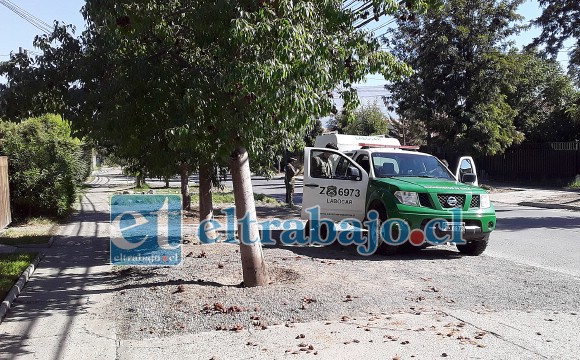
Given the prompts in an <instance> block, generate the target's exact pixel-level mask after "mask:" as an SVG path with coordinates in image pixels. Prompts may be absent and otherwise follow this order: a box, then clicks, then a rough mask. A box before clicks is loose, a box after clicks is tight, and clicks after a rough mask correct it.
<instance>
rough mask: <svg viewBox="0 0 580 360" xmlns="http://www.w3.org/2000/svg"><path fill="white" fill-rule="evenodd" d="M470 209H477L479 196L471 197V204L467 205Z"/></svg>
mask: <svg viewBox="0 0 580 360" xmlns="http://www.w3.org/2000/svg"><path fill="white" fill-rule="evenodd" d="M469 207H470V208H478V207H479V195H473V196H472V197H471V203H470V204H469Z"/></svg>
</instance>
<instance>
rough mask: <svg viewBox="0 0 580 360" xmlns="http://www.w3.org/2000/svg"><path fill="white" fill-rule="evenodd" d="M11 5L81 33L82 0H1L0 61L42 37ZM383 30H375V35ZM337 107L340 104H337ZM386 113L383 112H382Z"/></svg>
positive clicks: (369, 92)
mask: <svg viewBox="0 0 580 360" xmlns="http://www.w3.org/2000/svg"><path fill="white" fill-rule="evenodd" d="M5 3H8V4H10V3H11V4H14V5H16V6H18V7H19V8H21V9H23V10H25V11H26V12H28V13H29V14H31V15H33V16H34V17H36V18H38V19H40V20H42V21H44V22H45V23H48V24H50V25H52V24H53V22H54V20H57V21H59V22H63V23H67V24H72V25H75V26H76V28H77V34H79V33H80V32H82V30H83V29H84V19H83V17H82V15H81V13H80V10H81V7H82V6H83V4H84V0H0V61H6V60H8V59H9V55H10V52H18V49H19V47H22V48H24V49H27V50H29V51H35V49H34V46H33V41H34V37H35V36H36V35H38V34H40V33H41V30H39V29H37V28H36V27H34V26H33V25H31V24H30V23H28V22H27V21H26V20H24V19H23V18H21V17H19V16H18V15H17V14H15V13H14V12H12V11H11V10H9V9H8V8H7V7H6V6H4V5H3V4H5ZM540 13H541V10H540V8H539V5H538V3H537V1H536V0H528V1H526V2H525V3H524V4H522V6H521V7H520V14H522V15H523V16H525V17H526V19H527V20H531V19H534V18H536V17H538V16H539V15H540ZM376 27H377V25H376V24H370V25H369V28H370V29H374V28H376ZM384 30H385V29H381V30H378V31H377V32H378V33H382V32H384ZM538 34H539V30H538V29H537V28H532V29H531V30H529V31H527V32H525V33H521V34H520V35H518V36H517V37H515V38H514V39H513V40H514V41H515V42H516V45H517V46H522V45H526V44H528V43H529V42H531V40H532V39H533V38H534V37H535V36H536V35H538ZM558 60H560V62H561V63H562V65H563V66H567V54H566V53H565V52H560V55H559V58H558ZM384 84H385V81H384V79H383V78H382V77H381V76H380V75H370V76H368V78H367V82H366V83H363V84H360V85H359V96H360V98H361V101H362V102H363V103H366V102H372V101H374V100H377V101H378V102H379V103H381V101H380V97H381V96H382V95H384V94H385V92H384V90H383V85H384ZM337 105H338V106H339V107H340V104H339V103H338V102H337ZM385 110H386V109H385Z"/></svg>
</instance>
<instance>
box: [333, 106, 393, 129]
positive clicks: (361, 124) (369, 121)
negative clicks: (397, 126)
mask: <svg viewBox="0 0 580 360" xmlns="http://www.w3.org/2000/svg"><path fill="white" fill-rule="evenodd" d="M352 115H353V116H352V120H350V121H349V117H348V116H346V115H344V114H339V115H336V116H335V117H334V118H333V119H331V120H329V124H328V126H329V129H330V130H332V131H338V132H339V133H341V134H351V135H386V134H387V133H388V132H389V129H388V126H389V120H388V119H387V117H386V116H385V114H384V113H383V111H382V110H381V107H380V106H379V105H378V104H377V103H376V102H374V103H368V104H366V105H363V106H361V107H360V108H358V109H356V110H355V111H354V112H353V114H352Z"/></svg>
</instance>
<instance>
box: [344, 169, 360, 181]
mask: <svg viewBox="0 0 580 360" xmlns="http://www.w3.org/2000/svg"><path fill="white" fill-rule="evenodd" d="M346 177H347V178H348V179H349V180H354V181H359V180H360V178H361V175H360V170H359V169H358V168H356V167H354V166H349V167H348V168H347V169H346Z"/></svg>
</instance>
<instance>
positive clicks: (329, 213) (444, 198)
mask: <svg viewBox="0 0 580 360" xmlns="http://www.w3.org/2000/svg"><path fill="white" fill-rule="evenodd" d="M329 143H332V144H335V145H337V146H338V148H339V150H333V149H330V148H326V147H325V146H326V145H327V144H329ZM315 145H316V146H317V147H312V148H310V147H307V148H306V149H305V150H304V188H303V200H302V215H301V217H302V219H303V220H308V219H309V215H310V214H309V212H308V211H307V210H308V209H309V208H312V207H315V206H319V207H320V217H321V218H322V219H330V220H333V221H341V220H345V219H353V218H354V219H357V220H359V221H361V222H362V221H364V220H365V218H366V216H367V213H368V212H369V211H371V210H376V211H377V212H378V214H379V219H380V221H381V222H385V221H387V220H388V219H402V220H404V221H405V222H406V223H407V224H408V225H409V228H410V229H411V230H414V229H424V228H425V226H426V224H428V223H429V222H430V220H432V219H444V220H446V221H447V222H448V225H447V227H446V228H438V229H437V231H438V232H439V233H440V234H442V235H443V236H444V234H446V233H451V232H460V233H461V238H462V239H463V240H464V243H463V244H457V248H458V250H459V251H460V252H461V253H463V254H467V255H479V254H481V253H482V252H483V251H484V250H485V248H486V247H487V243H488V240H489V235H490V233H491V232H492V231H493V230H494V229H495V226H496V216H495V209H494V207H493V205H492V204H491V202H490V198H489V194H488V193H487V192H486V191H485V190H484V189H482V188H480V187H478V186H476V185H477V183H478V181H477V173H476V168H475V163H474V161H473V159H472V158H471V157H463V158H461V159H460V160H459V163H458V167H457V169H456V171H455V172H452V171H450V170H449V169H448V168H447V167H446V166H445V165H444V164H443V163H442V162H441V161H440V160H439V159H437V158H436V157H434V156H432V155H429V154H425V153H421V152H417V151H410V150H407V148H409V147H404V146H401V145H400V144H399V142H398V140H397V139H390V138H382V137H365V136H354V135H338V134H325V135H321V136H319V137H318V138H317V141H316V144H315ZM321 158H323V159H324V160H325V161H326V162H327V163H328V164H329V165H328V167H327V171H326V173H321V172H320V169H317V167H319V166H320V162H321V160H320V159H321ZM454 213H455V216H453V214H454ZM458 214H459V215H460V217H459V219H460V221H457V215H458ZM306 232H307V233H309V232H310V224H309V222H307V224H306ZM399 248H400V246H394V245H389V244H387V243H386V242H383V243H382V244H381V245H380V247H379V252H381V253H383V254H393V253H395V252H396V251H397V250H398V249H399Z"/></svg>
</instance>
